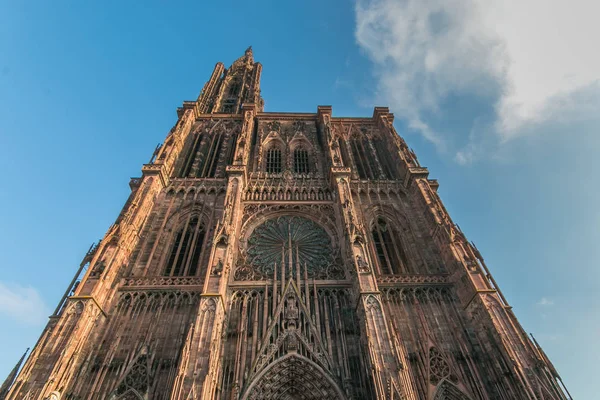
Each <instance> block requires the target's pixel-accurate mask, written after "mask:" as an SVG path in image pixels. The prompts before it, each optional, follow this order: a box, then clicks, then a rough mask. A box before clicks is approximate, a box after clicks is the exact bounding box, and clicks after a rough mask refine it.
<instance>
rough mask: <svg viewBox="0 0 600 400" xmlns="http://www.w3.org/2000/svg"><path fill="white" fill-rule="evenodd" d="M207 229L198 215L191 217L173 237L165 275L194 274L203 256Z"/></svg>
mask: <svg viewBox="0 0 600 400" xmlns="http://www.w3.org/2000/svg"><path fill="white" fill-rule="evenodd" d="M205 236H206V235H205V229H204V226H203V225H202V223H201V222H200V221H199V220H198V217H196V216H194V217H191V218H190V219H189V220H188V221H187V222H186V223H185V225H184V226H182V227H181V228H180V229H179V230H178V231H177V232H176V233H175V236H174V237H173V242H172V244H171V251H170V253H169V258H168V259H167V265H166V267H165V272H164V275H166V276H194V275H196V272H197V271H198V263H199V262H200V259H201V257H202V251H203V243H204V238H205Z"/></svg>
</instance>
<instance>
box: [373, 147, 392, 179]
mask: <svg viewBox="0 0 600 400" xmlns="http://www.w3.org/2000/svg"><path fill="white" fill-rule="evenodd" d="M374 145H375V151H376V153H377V159H378V160H379V164H380V165H381V168H382V170H383V175H384V176H385V178H387V179H396V177H397V174H396V167H395V165H397V164H396V163H394V161H393V159H394V157H393V154H392V151H391V150H390V149H395V148H396V147H395V146H394V145H392V146H387V143H386V141H385V140H383V139H377V140H375V141H374Z"/></svg>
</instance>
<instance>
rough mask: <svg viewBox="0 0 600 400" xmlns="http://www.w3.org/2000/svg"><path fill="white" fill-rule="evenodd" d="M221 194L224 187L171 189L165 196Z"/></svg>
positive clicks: (223, 191)
mask: <svg viewBox="0 0 600 400" xmlns="http://www.w3.org/2000/svg"><path fill="white" fill-rule="evenodd" d="M196 193H198V194H216V195H219V194H223V193H225V188H224V187H220V188H215V187H209V188H206V187H199V188H197V189H196V188H187V189H186V188H179V189H177V190H176V189H174V188H171V189H169V190H168V191H167V195H168V196H175V195H177V196H183V195H186V194H187V195H194V194H196Z"/></svg>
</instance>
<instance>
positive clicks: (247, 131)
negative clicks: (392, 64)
mask: <svg viewBox="0 0 600 400" xmlns="http://www.w3.org/2000/svg"><path fill="white" fill-rule="evenodd" d="M261 70H262V66H261V64H260V63H257V62H255V61H254V58H253V54H252V50H251V49H248V50H247V51H246V52H245V54H244V55H243V56H242V57H241V58H239V59H238V60H236V61H235V62H234V63H233V64H232V65H231V67H229V68H227V69H226V68H225V67H224V65H223V64H222V63H217V65H216V67H215V69H214V72H213V73H212V76H211V77H210V80H209V81H208V82H207V83H206V85H205V86H204V88H203V89H202V92H201V93H200V96H199V97H198V99H197V100H196V101H186V102H184V103H183V106H182V107H181V108H179V109H178V110H177V115H178V120H177V123H176V124H175V126H174V127H173V128H172V129H171V131H170V132H169V133H168V135H167V137H166V139H165V141H164V144H162V146H159V147H158V148H157V149H156V151H155V153H154V155H153V156H152V159H151V161H150V162H149V163H148V164H145V165H144V166H143V167H142V176H141V177H140V178H133V179H132V180H131V182H130V186H131V195H130V197H129V199H128V200H127V202H126V204H125V206H124V207H123V210H122V212H121V214H120V215H119V216H118V218H117V219H116V221H115V223H114V224H113V225H112V226H111V227H110V228H109V230H108V232H107V233H106V235H105V236H104V238H103V239H102V240H101V241H100V243H98V244H97V245H95V246H93V247H92V248H90V250H89V251H88V253H87V255H86V257H85V258H84V260H83V262H82V264H81V266H80V269H79V271H78V273H77V274H76V276H75V278H74V279H73V281H72V283H71V285H70V286H69V287H68V289H67V291H66V293H65V296H64V297H63V299H62V300H61V302H60V304H59V305H58V307H57V309H56V311H55V312H54V314H53V315H52V316H51V317H50V321H49V323H48V325H47V326H46V328H45V330H44V331H43V333H42V335H41V338H40V339H39V341H38V343H37V344H36V346H35V348H34V349H33V351H32V352H31V354H30V356H29V358H28V359H27V361H25V363H24V364H23V368H22V369H21V371H20V372H19V373H18V374H17V373H16V372H15V376H13V377H12V379H11V381H12V385H11V387H10V389H7V390H8V391H7V392H6V393H4V394H0V398H1V397H2V396H4V398H5V399H7V400H22V399H28V400H46V399H52V400H58V399H63V400H96V399H99V400H103V399H113V400H141V399H149V400H188V399H207V400H238V399H241V400H259V399H265V400H267V399H269V400H276V399H278V400H279V399H280V400H292V399H300V400H313V399H328V400H334V399H336V400H351V399H352V400H359V399H365V400H367V399H389V400H392V399H410V400H421V399H424V400H425V399H435V400H442V399H451V400H467V399H471V400H475V399H486V400H492V399H503V400H509V399H569V396H568V394H567V393H568V392H566V389H565V388H564V386H563V385H562V382H561V380H560V377H559V376H558V374H557V372H556V370H555V369H554V367H553V366H552V364H551V363H550V361H549V360H548V358H547V357H546V355H545V354H544V352H543V351H542V349H541V348H540V347H539V346H538V345H537V343H536V342H535V341H534V340H531V339H530V338H529V337H528V336H527V335H526V333H525V332H524V330H523V328H522V327H521V326H520V324H519V323H518V321H517V320H516V318H515V315H514V314H513V312H512V310H511V307H510V306H509V305H508V303H507V301H506V299H505V298H504V297H503V296H502V293H501V292H500V290H499V289H498V287H497V286H496V284H495V282H494V279H493V278H492V276H491V275H490V273H489V271H488V269H487V267H486V265H485V263H484V261H483V258H482V257H481V255H480V254H479V252H478V251H477V248H475V246H474V245H473V244H472V243H470V242H469V241H468V240H467V239H466V238H465V235H464V234H463V233H462V232H461V230H460V229H459V228H458V226H457V225H456V224H455V223H453V222H452V220H451V218H450V217H449V215H448V213H447V212H446V210H445V208H444V206H443V204H442V202H441V200H440V198H439V196H438V194H437V188H438V183H437V181H436V180H434V179H429V178H428V171H427V169H426V168H424V167H422V166H421V165H419V162H418V161H417V158H416V156H415V154H414V153H413V152H412V151H411V150H409V148H408V147H407V145H406V143H405V141H404V140H403V139H402V138H401V137H400V136H398V134H397V133H396V131H395V129H394V127H393V124H392V123H393V120H394V116H393V114H391V113H390V112H389V110H388V109H387V108H385V107H375V109H374V112H373V116H372V117H369V118H362V117H361V118H336V117H333V116H332V109H331V107H329V106H319V107H317V111H316V113H293V112H292V113H271V112H264V111H263V104H264V103H263V99H262V97H261V92H260V77H261ZM10 383H11V382H9V385H10Z"/></svg>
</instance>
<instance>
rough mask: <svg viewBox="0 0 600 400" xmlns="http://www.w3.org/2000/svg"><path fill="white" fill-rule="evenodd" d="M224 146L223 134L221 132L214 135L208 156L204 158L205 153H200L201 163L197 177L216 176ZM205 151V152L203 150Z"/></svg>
mask: <svg viewBox="0 0 600 400" xmlns="http://www.w3.org/2000/svg"><path fill="white" fill-rule="evenodd" d="M222 146H223V134H221V133H219V134H216V135H214V136H213V137H212V140H211V141H210V145H209V147H208V152H207V156H206V158H205V159H203V158H204V157H203V155H204V154H200V157H201V159H200V165H199V167H198V170H197V173H196V177H197V178H214V177H215V173H216V172H217V166H218V164H219V156H220V154H221V147H222ZM203 153H204V152H203Z"/></svg>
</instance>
